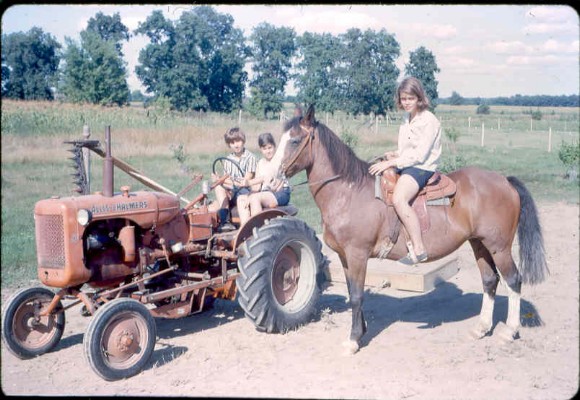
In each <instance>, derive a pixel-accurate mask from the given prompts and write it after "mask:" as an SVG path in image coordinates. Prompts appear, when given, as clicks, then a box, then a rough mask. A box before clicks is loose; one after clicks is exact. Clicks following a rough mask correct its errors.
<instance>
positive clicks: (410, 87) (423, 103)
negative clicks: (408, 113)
mask: <svg viewBox="0 0 580 400" xmlns="http://www.w3.org/2000/svg"><path fill="white" fill-rule="evenodd" d="M401 93H410V94H412V95H414V96H417V100H418V101H417V108H418V109H419V111H423V110H426V109H428V108H429V106H430V105H431V103H430V102H429V99H428V98H427V94H426V93H425V89H424V88H423V84H422V83H421V81H420V80H419V79H417V78H415V77H414V76H408V77H406V78H405V79H403V81H402V82H401V83H400V84H399V87H398V88H397V93H396V94H395V104H396V105H397V109H399V110H402V109H403V104H402V103H401Z"/></svg>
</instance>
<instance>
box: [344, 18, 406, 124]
mask: <svg viewBox="0 0 580 400" xmlns="http://www.w3.org/2000/svg"><path fill="white" fill-rule="evenodd" d="M339 39H340V41H341V43H342V46H343V55H342V57H341V58H340V66H339V68H338V86H339V93H338V95H339V98H340V99H341V100H342V107H341V108H342V109H344V110H345V111H347V112H349V113H351V114H354V115H358V114H364V115H368V114H370V113H375V114H377V115H378V114H380V115H385V114H386V111H387V110H388V109H391V108H393V106H394V95H395V91H396V80H397V77H398V76H399V69H398V68H397V67H396V66H395V60H396V59H397V58H398V57H399V55H400V46H399V43H398V42H397V41H396V40H395V38H394V36H393V35H391V34H389V33H387V31H386V30H384V29H382V30H381V31H379V32H375V31H373V30H367V31H365V32H361V31H360V30H359V29H350V30H348V31H347V32H346V33H345V34H342V35H340V36H339Z"/></svg>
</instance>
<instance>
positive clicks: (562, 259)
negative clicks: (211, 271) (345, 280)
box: [1, 203, 580, 400]
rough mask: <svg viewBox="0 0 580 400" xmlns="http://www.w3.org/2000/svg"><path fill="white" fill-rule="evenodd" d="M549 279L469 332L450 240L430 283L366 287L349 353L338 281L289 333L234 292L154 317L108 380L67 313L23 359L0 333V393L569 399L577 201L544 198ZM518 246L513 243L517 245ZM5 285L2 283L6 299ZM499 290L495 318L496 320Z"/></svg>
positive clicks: (466, 292) (467, 275) (82, 322)
mask: <svg viewBox="0 0 580 400" xmlns="http://www.w3.org/2000/svg"><path fill="white" fill-rule="evenodd" d="M538 206H539V212H540V218H541V222H542V226H543V230H544V239H545V244H546V251H547V260H548V265H549V268H550V270H551V276H550V277H549V279H548V280H547V281H546V282H544V283H543V284H541V285H540V286H535V287H529V286H524V288H523V297H522V298H523V300H522V323H523V325H524V326H523V327H522V329H521V332H520V335H521V337H520V338H519V339H518V340H516V341H515V342H513V343H511V344H508V345H506V344H501V342H500V341H499V340H498V339H497V338H495V337H494V336H493V335H491V336H488V337H485V338H483V339H481V340H473V339H471V338H470V337H469V335H468V331H469V329H470V328H471V327H472V326H473V325H474V324H475V322H476V319H477V315H478V314H479V309H480V306H481V298H482V296H481V282H480V278H479V272H478V270H477V268H476V267H475V263H474V260H473V255H472V254H471V250H470V247H469V246H468V245H464V246H463V247H461V248H460V249H459V250H458V251H457V255H458V258H459V267H460V270H459V273H458V274H457V275H455V276H454V277H452V278H450V279H449V280H448V281H447V282H445V283H442V284H440V285H439V286H437V288H436V289H435V290H433V291H431V292H429V293H426V294H418V293H410V292H402V291H397V290H395V289H391V288H383V289H372V290H369V291H368V292H367V295H366V300H365V304H364V311H365V316H366V318H367V322H368V324H369V332H368V333H367V335H366V337H365V341H364V343H363V347H362V349H361V351H360V352H359V353H358V354H356V355H353V356H346V355H345V354H344V350H343V347H342V342H343V340H344V339H346V338H347V336H348V333H349V330H350V309H349V307H348V304H347V303H346V302H345V300H346V286H345V285H344V284H341V283H335V284H333V285H332V286H331V287H329V288H328V289H327V290H326V291H325V292H324V294H323V296H322V298H321V304H320V307H321V316H320V318H318V319H317V320H316V321H313V322H312V323H310V324H309V325H307V326H305V327H303V328H301V329H299V330H298V331H295V332H290V333H288V334H285V335H268V334H264V333H259V332H257V331H256V330H255V329H254V328H253V325H252V324H251V323H250V321H249V320H247V319H246V318H245V317H244V315H243V312H242V311H241V309H240V308H239V307H238V306H237V305H236V304H235V303H232V302H226V301H217V302H216V304H215V306H214V308H213V309H212V310H210V311H208V312H206V313H204V314H201V315H196V316H192V317H188V318H185V319H181V320H175V321H170V320H157V329H158V332H157V333H158V341H157V345H156V347H155V351H154V354H153V357H152V360H151V362H150V363H149V365H148V367H147V368H146V369H145V370H144V371H143V372H141V373H140V374H139V375H137V376H135V377H133V378H130V379H127V380H124V381H118V382H105V381H103V380H101V379H100V378H99V377H98V376H97V375H95V374H94V373H93V372H92V370H91V369H90V367H89V365H88V363H87V362H86V361H85V359H84V355H83V344H82V341H83V334H84V332H85V329H86V327H87V325H88V322H89V320H88V319H87V318H83V317H81V316H80V314H79V312H78V310H77V309H72V310H70V311H69V312H68V313H67V325H66V328H65V333H64V335H63V339H62V340H61V342H60V344H59V345H58V346H57V348H56V349H55V350H54V351H53V352H51V353H49V354H45V355H43V356H41V357H38V358H36V359H32V360H27V361H22V360H19V359H17V358H15V357H14V356H12V354H10V353H9V352H8V351H7V350H6V348H5V346H4V343H2V353H1V355H2V365H1V367H2V368H1V373H2V391H3V392H4V394H6V395H26V396H28V395H51V396H58V395H65V396H71V395H73V396H74V395H76V396H103V395H120V396H185V397H215V396H217V397H283V398H357V399H359V398H360V399H386V398H388V399H406V398H413V399H450V398H452V399H490V398H491V399H510V400H515V399H526V400H529V399H542V400H544V399H567V398H571V397H572V396H573V395H574V394H575V392H576V391H577V390H578V383H579V382H578V381H579V303H578V301H579V294H578V293H579V287H578V284H579V280H578V276H579V275H578V270H579V268H578V267H579V265H578V262H579V259H580V258H579V244H578V243H579V242H578V240H579V238H578V234H579V226H578V205H566V204H563V203H546V204H539V205H538ZM514 253H515V252H514ZM8 295H9V291H4V292H3V293H2V297H3V299H5V298H6V296H8ZM506 313H507V297H506V290H505V288H504V287H503V286H501V287H500V288H499V290H498V297H497V301H496V312H495V315H494V326H495V324H497V322H498V321H505V318H506Z"/></svg>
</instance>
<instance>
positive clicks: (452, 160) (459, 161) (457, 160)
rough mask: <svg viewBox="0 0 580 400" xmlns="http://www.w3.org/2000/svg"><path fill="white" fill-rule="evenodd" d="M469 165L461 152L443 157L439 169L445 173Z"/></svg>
mask: <svg viewBox="0 0 580 400" xmlns="http://www.w3.org/2000/svg"><path fill="white" fill-rule="evenodd" d="M466 165H467V160H466V159H465V157H463V156H462V155H461V154H453V155H450V156H448V157H443V159H442V160H441V164H440V165H439V171H441V172H443V173H444V174H448V173H449V172H452V171H455V170H457V169H459V168H463V167H465V166H466Z"/></svg>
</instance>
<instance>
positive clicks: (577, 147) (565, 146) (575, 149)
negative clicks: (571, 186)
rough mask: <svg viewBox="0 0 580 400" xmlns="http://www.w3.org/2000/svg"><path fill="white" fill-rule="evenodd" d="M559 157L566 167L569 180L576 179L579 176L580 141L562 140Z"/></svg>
mask: <svg viewBox="0 0 580 400" xmlns="http://www.w3.org/2000/svg"><path fill="white" fill-rule="evenodd" d="M558 158H559V159H560V161H562V163H563V164H564V166H565V167H566V177H567V178H568V179H569V180H575V179H576V178H577V177H578V169H579V162H580V142H572V143H566V142H564V141H562V144H561V145H560V150H558Z"/></svg>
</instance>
